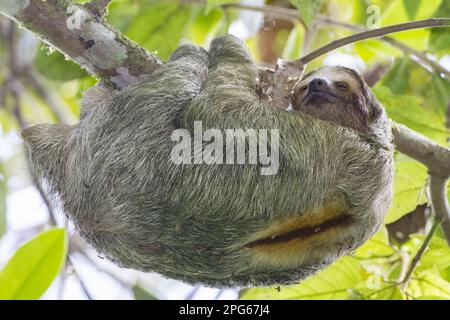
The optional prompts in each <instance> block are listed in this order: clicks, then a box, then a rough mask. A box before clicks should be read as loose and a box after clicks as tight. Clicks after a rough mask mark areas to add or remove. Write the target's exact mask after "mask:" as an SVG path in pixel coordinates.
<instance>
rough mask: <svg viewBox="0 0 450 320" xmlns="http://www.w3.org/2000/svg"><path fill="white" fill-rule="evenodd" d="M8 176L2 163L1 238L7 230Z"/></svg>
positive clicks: (0, 182) (0, 184)
mask: <svg viewBox="0 0 450 320" xmlns="http://www.w3.org/2000/svg"><path fill="white" fill-rule="evenodd" d="M6 192H7V188H6V178H5V175H4V170H3V165H2V164H1V163H0V239H1V237H2V236H3V234H4V233H5V232H6Z"/></svg>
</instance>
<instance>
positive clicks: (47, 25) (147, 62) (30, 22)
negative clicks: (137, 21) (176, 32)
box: [0, 0, 162, 89]
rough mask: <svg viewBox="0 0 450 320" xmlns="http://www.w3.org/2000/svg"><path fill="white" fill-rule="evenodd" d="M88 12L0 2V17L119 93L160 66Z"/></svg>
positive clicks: (29, 0)
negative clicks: (47, 45)
mask: <svg viewBox="0 0 450 320" xmlns="http://www.w3.org/2000/svg"><path fill="white" fill-rule="evenodd" d="M88 8H89V7H88ZM88 8H86V7H84V6H81V5H75V4H72V3H71V2H70V1H64V0H46V1H42V0H1V2H0V13H2V14H4V15H6V16H8V17H10V18H11V19H13V20H15V21H17V22H18V23H19V24H20V25H22V26H23V27H24V28H26V29H27V30H30V31H32V32H34V33H35V34H36V35H37V36H38V37H40V38H41V39H42V40H43V41H44V42H46V43H48V44H49V45H51V46H52V47H55V48H56V49H58V50H59V51H61V52H62V53H63V54H64V55H66V56H68V57H70V58H71V59H73V60H74V61H75V62H77V63H78V64H79V65H81V66H82V67H84V68H85V69H86V70H88V72H90V73H91V74H93V75H95V76H97V77H99V78H102V79H104V80H105V81H107V82H108V83H110V84H112V85H114V86H115V87H117V88H119V89H120V88H124V87H127V86H128V85H130V84H132V83H134V82H136V81H137V80H138V79H139V77H140V76H141V75H143V74H148V73H151V72H152V71H153V70H155V69H156V68H158V66H159V65H161V64H162V62H161V61H160V60H159V59H158V58H157V57H156V56H154V55H152V54H150V53H148V52H147V51H146V50H145V49H143V48H142V47H140V46H138V45H137V44H135V43H133V42H131V41H130V40H129V39H127V38H125V37H124V36H123V35H122V34H120V32H118V31H116V30H115V29H114V28H112V27H111V26H109V25H107V24H106V23H105V22H104V21H103V20H102V19H101V17H98V16H97V15H96V14H95V13H93V11H92V10H89V9H88Z"/></svg>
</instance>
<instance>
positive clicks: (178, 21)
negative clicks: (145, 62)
mask: <svg viewBox="0 0 450 320" xmlns="http://www.w3.org/2000/svg"><path fill="white" fill-rule="evenodd" d="M190 15H191V7H190V6H187V5H182V4H179V3H175V2H161V3H159V2H155V3H152V4H150V5H148V6H146V7H145V8H144V9H143V10H141V12H139V13H138V14H137V15H136V16H135V17H134V18H133V20H132V22H131V23H130V25H129V27H128V29H127V30H126V32H125V35H126V36H128V37H129V38H130V39H132V40H134V41H136V42H137V43H139V44H140V45H142V46H144V47H145V48H146V49H148V50H150V51H152V52H156V54H157V55H158V56H159V57H160V58H161V59H168V58H169V56H170V54H171V53H172V52H173V51H174V50H175V49H176V48H177V47H178V45H179V42H180V40H181V38H182V36H183V35H184V33H185V31H186V30H188V22H189V18H190Z"/></svg>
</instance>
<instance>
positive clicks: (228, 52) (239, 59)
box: [206, 35, 258, 95]
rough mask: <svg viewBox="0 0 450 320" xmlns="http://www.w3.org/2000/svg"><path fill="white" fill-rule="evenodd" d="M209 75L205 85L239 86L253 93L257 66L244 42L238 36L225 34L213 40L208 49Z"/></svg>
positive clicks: (213, 86) (212, 86)
mask: <svg viewBox="0 0 450 320" xmlns="http://www.w3.org/2000/svg"><path fill="white" fill-rule="evenodd" d="M209 73H210V74H209V76H208V80H207V81H206V86H207V87H209V88H217V87H218V86H223V87H224V88H225V89H226V88H232V87H236V88H237V87H239V88H240V89H241V93H243V91H242V90H245V91H247V93H251V94H252V95H254V94H255V84H256V79H257V76H258V68H257V66H256V64H255V63H254V62H253V59H252V58H251V56H250V53H249V52H248V49H247V47H246V46H245V44H244V43H243V42H242V41H241V40H239V39H238V38H236V37H234V36H231V35H226V36H223V37H219V38H216V39H214V40H213V42H212V43H211V47H210V51H209Z"/></svg>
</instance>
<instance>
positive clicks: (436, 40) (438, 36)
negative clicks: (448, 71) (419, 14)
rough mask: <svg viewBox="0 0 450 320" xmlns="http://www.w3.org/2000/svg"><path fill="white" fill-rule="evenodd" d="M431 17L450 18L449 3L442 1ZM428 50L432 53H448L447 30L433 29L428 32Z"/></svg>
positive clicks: (449, 38) (449, 35) (449, 42)
mask: <svg viewBox="0 0 450 320" xmlns="http://www.w3.org/2000/svg"><path fill="white" fill-rule="evenodd" d="M433 16H434V17H436V18H448V17H450V1H448V0H445V1H442V3H441V6H440V7H439V8H438V9H437V11H436V12H435V13H434V15H433ZM428 49H429V50H430V51H431V52H432V53H441V54H448V53H450V32H449V30H448V28H434V29H432V30H431V31H430V37H429V42H428Z"/></svg>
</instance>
